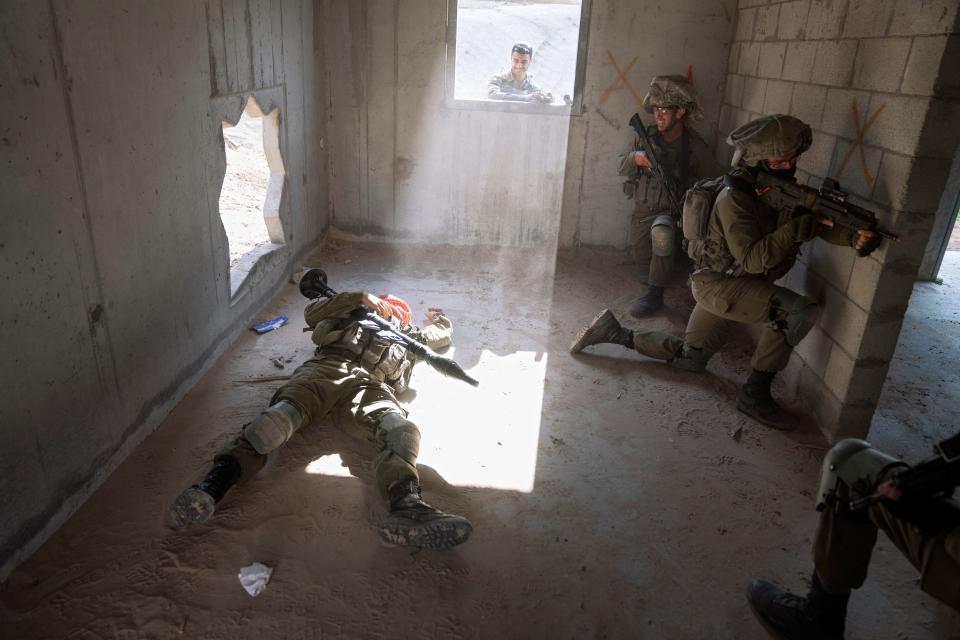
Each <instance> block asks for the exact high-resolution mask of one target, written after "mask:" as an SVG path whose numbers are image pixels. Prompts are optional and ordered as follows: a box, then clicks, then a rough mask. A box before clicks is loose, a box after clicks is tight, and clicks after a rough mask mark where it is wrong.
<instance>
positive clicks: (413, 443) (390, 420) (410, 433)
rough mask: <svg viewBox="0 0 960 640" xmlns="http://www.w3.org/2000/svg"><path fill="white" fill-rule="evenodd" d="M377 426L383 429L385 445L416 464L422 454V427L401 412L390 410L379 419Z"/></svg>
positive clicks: (412, 463) (409, 462)
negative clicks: (418, 426)
mask: <svg viewBox="0 0 960 640" xmlns="http://www.w3.org/2000/svg"><path fill="white" fill-rule="evenodd" d="M377 427H379V428H380V429H381V430H382V431H383V443H384V446H385V447H386V448H387V449H389V450H390V451H393V452H394V453H396V454H397V455H398V456H400V457H401V458H403V459H404V460H406V461H407V463H408V464H410V465H416V463H417V456H418V455H420V429H418V428H417V425H416V424H414V423H413V422H411V421H410V420H407V419H406V418H404V417H403V416H402V415H401V414H399V413H395V412H390V413H386V414H384V415H383V416H381V417H380V418H378V419H377Z"/></svg>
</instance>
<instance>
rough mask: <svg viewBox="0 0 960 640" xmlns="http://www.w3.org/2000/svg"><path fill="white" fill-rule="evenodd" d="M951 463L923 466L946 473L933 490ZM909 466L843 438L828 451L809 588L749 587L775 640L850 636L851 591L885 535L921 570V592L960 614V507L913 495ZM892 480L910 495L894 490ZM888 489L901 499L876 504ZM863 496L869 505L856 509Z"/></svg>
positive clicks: (750, 597) (828, 639)
mask: <svg viewBox="0 0 960 640" xmlns="http://www.w3.org/2000/svg"><path fill="white" fill-rule="evenodd" d="M944 462H945V460H944V459H943V458H942V457H941V459H940V460H936V459H934V460H931V461H927V462H924V463H921V465H920V466H922V467H925V469H926V471H925V472H923V473H925V474H928V475H927V479H928V480H929V479H931V478H932V477H934V476H930V475H929V474H930V472H931V470H934V469H939V472H938V473H939V474H940V475H939V480H937V481H934V484H933V485H932V486H930V488H929V490H930V493H933V492H935V491H937V489H940V490H941V493H942V490H945V489H946V488H947V487H948V486H949V480H950V475H949V472H948V469H949V467H947V466H946V465H945V464H944ZM940 465H943V466H940ZM906 467H907V465H906V464H905V463H903V462H902V461H900V460H897V459H896V458H894V457H893V456H890V455H888V454H886V453H883V452H882V451H878V450H876V449H874V448H873V447H871V446H870V444H869V443H867V442H865V441H863V440H857V439H846V440H841V441H840V442H838V443H837V444H836V445H834V446H833V447H832V448H831V449H830V451H828V452H827V455H826V457H825V458H824V461H823V470H822V473H821V480H820V489H819V490H818V492H817V494H818V495H817V508H818V509H819V510H820V522H819V525H818V527H817V533H816V536H815V538H814V543H813V561H814V567H815V570H814V572H813V577H812V579H811V585H810V591H809V592H808V594H807V595H806V596H799V595H795V594H793V593H790V592H789V591H786V590H785V589H783V588H781V587H779V586H777V585H776V584H774V583H772V582H768V581H766V580H754V581H753V582H751V584H750V586H749V588H748V589H747V600H748V601H749V603H750V607H751V609H752V610H753V613H754V615H755V616H756V617H757V619H758V620H759V621H760V623H761V624H763V625H764V626H765V627H766V628H767V629H768V630H769V631H770V632H771V633H772V634H773V635H774V636H775V637H778V638H804V639H805V638H810V639H813V638H816V639H817V640H841V639H842V638H843V636H844V632H845V631H846V617H847V605H848V602H849V600H850V595H851V591H852V590H853V589H859V588H860V587H861V586H863V583H864V581H865V580H866V578H867V569H868V567H869V565H870V556H871V555H872V554H873V548H874V545H875V544H876V542H877V536H878V532H879V531H883V532H884V533H885V534H886V535H887V537H888V538H890V540H891V542H893V544H894V545H896V547H897V548H898V549H899V550H900V552H901V553H903V555H904V556H906V558H907V559H908V560H909V561H910V563H911V564H912V565H913V566H914V567H915V568H916V569H917V571H919V572H920V587H921V589H923V590H924V591H925V592H927V593H929V594H930V595H932V596H933V597H935V598H937V599H938V600H940V601H941V602H943V603H945V604H947V605H949V606H951V607H953V608H954V609H956V610H958V611H960V502H957V501H956V500H954V499H953V498H945V497H942V495H941V496H937V497H929V496H928V495H925V494H924V493H923V492H922V491H921V492H920V493H919V494H916V493H911V490H910V488H909V487H911V486H913V487H914V491H916V486H918V485H917V484H916V483H915V482H914V483H913V484H911V480H910V479H907V480H905V481H904V482H903V483H899V482H898V480H897V478H898V474H900V473H903V472H904V469H905V468H906ZM944 472H947V473H944ZM891 480H892V483H893V487H895V488H896V487H898V485H900V484H903V485H904V491H903V492H902V493H900V494H899V495H896V494H892V493H890V485H889V483H888V482H887V481H891ZM940 483H942V485H941V484H940ZM923 484H925V483H920V485H923ZM881 486H882V487H883V489H881ZM881 490H883V491H884V493H885V495H889V496H891V497H895V498H896V499H895V500H892V499H890V498H887V497H884V498H881V499H880V500H879V501H877V500H876V497H875V495H874V493H875V492H877V491H881ZM898 490H899V488H898ZM860 499H866V500H867V502H866V503H865V504H868V505H869V506H865V507H864V506H860V505H857V504H856V502H855V501H858V500H860Z"/></svg>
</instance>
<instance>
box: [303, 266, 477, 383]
mask: <svg viewBox="0 0 960 640" xmlns="http://www.w3.org/2000/svg"><path fill="white" fill-rule="evenodd" d="M300 293H302V294H303V296H304V297H305V298H309V299H311V300H313V299H314V298H319V297H320V296H328V297H329V296H333V295H336V293H337V292H336V291H334V290H333V289H331V288H330V287H328V286H327V273H326V272H325V271H324V270H323V269H308V270H307V271H306V273H304V274H303V277H301V278H300ZM364 318H365V319H366V320H369V321H371V322H373V323H374V324H376V325H377V326H378V327H380V328H381V329H383V330H384V331H388V332H390V334H391V335H393V336H395V337H396V338H397V339H399V340H400V341H401V342H403V346H404V347H406V349H407V351H410V352H412V353H415V354H416V355H418V356H419V357H421V358H423V359H424V360H425V361H426V362H427V364H429V365H430V366H431V367H433V368H434V369H436V370H437V371H439V372H440V373H442V374H443V375H445V376H450V377H451V378H456V379H457V380H463V381H464V382H466V383H467V384H470V385H473V386H474V387H476V386H477V385H479V384H480V381H479V380H476V379H475V378H471V377H470V376H469V375H467V372H466V371H464V370H463V367H461V366H460V365H459V364H457V363H456V362H455V361H453V360H451V359H450V358H445V357H443V356H441V355H440V354H439V353H437V352H436V351H434V350H433V349H431V348H430V347H428V346H427V345H425V344H422V343H420V342H417V341H416V340H414V339H413V338H411V337H410V336H408V335H406V334H405V333H403V332H402V331H398V330H397V328H396V327H394V326H393V325H392V324H390V322H389V321H387V320H385V319H384V318H381V317H380V316H378V315H377V314H376V313H374V312H373V311H367V312H366V313H365V315H364Z"/></svg>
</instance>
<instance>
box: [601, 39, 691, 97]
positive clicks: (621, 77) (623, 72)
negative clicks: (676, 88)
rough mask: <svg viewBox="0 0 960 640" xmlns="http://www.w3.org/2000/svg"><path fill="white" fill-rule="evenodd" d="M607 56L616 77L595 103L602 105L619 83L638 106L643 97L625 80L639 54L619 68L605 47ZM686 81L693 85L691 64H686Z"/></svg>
mask: <svg viewBox="0 0 960 640" xmlns="http://www.w3.org/2000/svg"><path fill="white" fill-rule="evenodd" d="M607 57H608V58H609V59H610V64H612V65H613V70H614V71H616V73H617V77H616V78H615V79H614V81H613V82H611V83H610V86H608V87H607V88H606V89H605V90H604V92H603V93H602V94H601V95H600V98H599V99H598V100H597V104H599V105H601V106H602V105H603V103H605V102H606V101H607V99H608V98H609V97H610V94H611V93H613V90H614V89H616V88H617V87H619V86H620V85H621V84H622V85H623V87H624V88H625V89H626V90H627V91H628V92H629V93H630V95H631V96H633V101H634V102H636V103H637V106H638V107H642V106H643V98H641V97H640V96H639V95H638V94H637V92H636V91H634V89H633V85H632V84H630V81H629V80H627V74H628V73H630V69H633V65H635V64H637V60H638V59H639V58H640V56H634V58H633V60H631V61H630V62H629V64H627V66H626V67H625V68H623V69H621V68H620V65H619V64H618V63H617V59H616V58H614V57H613V53H611V52H610V50H609V49H607ZM687 82H689V83H690V84H691V85H693V65H687Z"/></svg>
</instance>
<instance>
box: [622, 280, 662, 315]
mask: <svg viewBox="0 0 960 640" xmlns="http://www.w3.org/2000/svg"><path fill="white" fill-rule="evenodd" d="M662 306H663V287H657V286H654V285H652V284H651V285H650V286H649V288H648V289H647V292H646V293H645V294H643V295H642V296H641V297H639V298H638V299H637V301H636V302H634V303H633V305H631V306H630V315H631V316H633V317H634V318H642V317H644V316H648V315H650V314H651V313H654V312H655V311H658V310H659V309H660V307H662Z"/></svg>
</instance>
